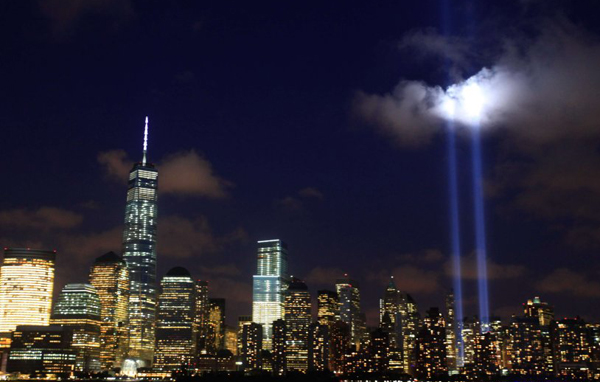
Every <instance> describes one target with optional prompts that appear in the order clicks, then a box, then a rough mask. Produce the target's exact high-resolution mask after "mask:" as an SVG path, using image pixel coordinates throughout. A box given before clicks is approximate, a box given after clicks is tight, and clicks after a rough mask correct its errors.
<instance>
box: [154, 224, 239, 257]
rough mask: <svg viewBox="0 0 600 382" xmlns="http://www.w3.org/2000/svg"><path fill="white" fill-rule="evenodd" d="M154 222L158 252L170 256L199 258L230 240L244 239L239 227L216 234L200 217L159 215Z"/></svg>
mask: <svg viewBox="0 0 600 382" xmlns="http://www.w3.org/2000/svg"><path fill="white" fill-rule="evenodd" d="M158 226H159V230H158V241H157V245H158V252H159V253H160V254H161V255H165V256H169V257H171V258H190V257H197V258H201V257H203V256H206V255H211V254H214V253H217V252H219V251H222V250H223V249H224V248H226V247H228V246H229V245H231V244H233V243H236V242H244V241H245V240H247V236H248V235H247V233H246V232H245V231H244V230H243V229H241V228H238V229H236V230H234V231H232V232H230V233H228V234H225V235H222V236H217V235H215V234H214V233H213V232H212V229H211V228H210V226H209V224H208V221H207V219H206V218H204V217H199V218H196V219H187V218H184V217H181V216H167V217H164V218H159V220H158Z"/></svg>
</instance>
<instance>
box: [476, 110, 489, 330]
mask: <svg viewBox="0 0 600 382" xmlns="http://www.w3.org/2000/svg"><path fill="white" fill-rule="evenodd" d="M471 134H472V135H471V137H472V145H473V147H472V151H471V154H472V157H471V159H472V165H473V168H472V173H473V207H474V214H475V216H474V217H475V219H474V220H475V255H476V258H477V282H478V286H479V290H478V291H479V319H480V322H481V332H482V333H487V332H488V331H489V326H490V325H489V318H490V308H489V301H488V280H487V250H486V238H485V211H484V205H483V175H482V173H483V171H482V167H483V165H482V161H483V160H482V155H481V136H480V124H479V121H477V123H476V125H475V126H473V128H472V129H471Z"/></svg>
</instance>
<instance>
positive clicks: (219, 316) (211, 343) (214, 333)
mask: <svg viewBox="0 0 600 382" xmlns="http://www.w3.org/2000/svg"><path fill="white" fill-rule="evenodd" d="M224 348H225V299H224V298H209V299H208V325H207V331H206V350H207V351H208V352H209V353H213V354H216V353H217V352H218V351H219V350H222V349H224Z"/></svg>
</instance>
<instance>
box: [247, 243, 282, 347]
mask: <svg viewBox="0 0 600 382" xmlns="http://www.w3.org/2000/svg"><path fill="white" fill-rule="evenodd" d="M287 256H288V254H287V245H286V244H285V243H284V242H283V241H281V240H279V239H273V240H261V241H259V242H258V264H257V270H256V275H254V277H253V290H252V321H253V322H256V323H258V324H261V325H263V332H262V334H263V343H262V345H263V348H265V349H267V350H270V349H271V337H272V334H273V331H272V325H273V321H275V320H278V319H280V318H283V292H284V290H285V289H286V287H287V277H288V275H287Z"/></svg>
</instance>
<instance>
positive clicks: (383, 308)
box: [379, 276, 402, 348]
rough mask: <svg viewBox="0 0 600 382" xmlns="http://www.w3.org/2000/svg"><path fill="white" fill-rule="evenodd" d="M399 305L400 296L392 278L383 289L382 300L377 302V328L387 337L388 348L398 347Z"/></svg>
mask: <svg viewBox="0 0 600 382" xmlns="http://www.w3.org/2000/svg"><path fill="white" fill-rule="evenodd" d="M400 303H401V294H400V291H399V290H398V288H396V284H395V283H394V276H392V277H390V282H389V283H388V285H387V287H386V288H385V292H384V294H383V298H382V299H381V300H380V302H379V327H380V328H381V329H382V330H384V331H385V332H386V333H388V335H389V339H390V346H391V347H393V348H395V347H397V346H398V343H399V341H398V337H399V336H400V334H401V333H399V331H400V328H401V326H400V322H401V319H402V317H401V315H400Z"/></svg>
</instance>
